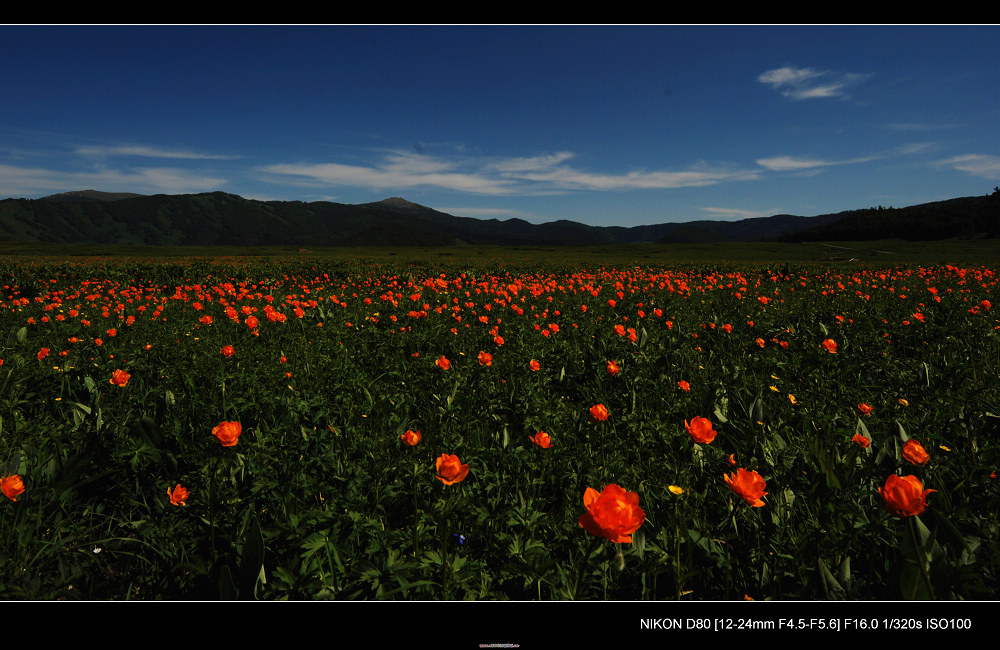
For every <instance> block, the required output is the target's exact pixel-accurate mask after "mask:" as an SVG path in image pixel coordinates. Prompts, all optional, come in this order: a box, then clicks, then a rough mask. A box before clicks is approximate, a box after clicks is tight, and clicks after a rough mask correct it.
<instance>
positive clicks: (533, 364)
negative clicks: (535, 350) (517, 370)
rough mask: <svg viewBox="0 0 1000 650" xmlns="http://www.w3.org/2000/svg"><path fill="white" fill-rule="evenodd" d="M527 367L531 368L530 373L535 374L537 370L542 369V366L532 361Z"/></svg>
mask: <svg viewBox="0 0 1000 650" xmlns="http://www.w3.org/2000/svg"><path fill="white" fill-rule="evenodd" d="M528 367H529V368H531V372H536V371H537V370H538V369H539V368H541V367H542V364H540V363H538V362H537V361H535V360H534V359H532V360H531V363H529V364H528Z"/></svg>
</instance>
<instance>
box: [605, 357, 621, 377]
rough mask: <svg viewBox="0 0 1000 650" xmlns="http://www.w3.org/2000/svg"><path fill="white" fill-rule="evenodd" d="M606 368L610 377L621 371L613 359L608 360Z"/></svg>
mask: <svg viewBox="0 0 1000 650" xmlns="http://www.w3.org/2000/svg"><path fill="white" fill-rule="evenodd" d="M607 368H608V374H609V375H611V376H612V377H614V376H615V375H617V374H618V373H619V372H621V369H620V368H619V367H618V364H617V363H615V362H614V361H608V364H607Z"/></svg>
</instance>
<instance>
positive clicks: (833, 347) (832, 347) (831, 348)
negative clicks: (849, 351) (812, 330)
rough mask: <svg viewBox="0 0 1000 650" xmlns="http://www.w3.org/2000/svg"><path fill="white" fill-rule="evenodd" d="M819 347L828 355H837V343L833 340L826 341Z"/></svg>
mask: <svg viewBox="0 0 1000 650" xmlns="http://www.w3.org/2000/svg"><path fill="white" fill-rule="evenodd" d="M820 345H821V346H822V347H823V349H824V350H826V351H827V352H829V353H830V354H837V342H836V341H834V340H833V339H826V340H825V341H823V342H822V343H821V344H820Z"/></svg>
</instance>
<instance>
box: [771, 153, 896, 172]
mask: <svg viewBox="0 0 1000 650" xmlns="http://www.w3.org/2000/svg"><path fill="white" fill-rule="evenodd" d="M881 157H882V156H862V157H859V158H850V159H848V160H821V159H817V158H796V157H795V156H774V157H771V158H758V159H757V164H758V165H760V166H761V167H764V168H765V169H768V170H770V171H773V172H801V171H815V170H817V169H818V168H821V167H832V166H834V165H852V164H857V163H866V162H871V161H872V160H877V159H879V158H881Z"/></svg>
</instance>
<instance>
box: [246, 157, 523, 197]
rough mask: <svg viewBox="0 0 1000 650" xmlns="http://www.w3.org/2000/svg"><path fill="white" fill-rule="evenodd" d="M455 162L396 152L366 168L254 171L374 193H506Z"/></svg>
mask: <svg viewBox="0 0 1000 650" xmlns="http://www.w3.org/2000/svg"><path fill="white" fill-rule="evenodd" d="M458 166H459V165H458V163H455V162H449V161H444V160H436V159H433V158H427V157H425V156H416V155H411V154H406V153H397V154H394V155H391V156H387V157H386V158H385V159H383V160H382V161H379V162H378V163H375V164H374V165H370V166H362V165H344V164H340V163H297V164H277V165H267V166H264V167H260V168H258V170H259V171H261V172H264V173H265V174H272V175H278V176H283V177H287V176H291V177H294V178H298V179H299V180H300V181H301V182H304V183H306V184H310V185H319V186H323V185H347V186H357V187H366V188H370V189H374V190H386V189H389V190H396V189H408V188H418V187H437V188H442V189H449V190H455V191H461V192H471V193H473V194H494V195H497V194H510V193H512V191H513V187H512V185H513V183H512V182H511V181H508V180H505V179H502V178H495V177H490V176H488V175H485V174H482V173H477V172H475V171H473V172H467V171H459V170H458Z"/></svg>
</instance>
